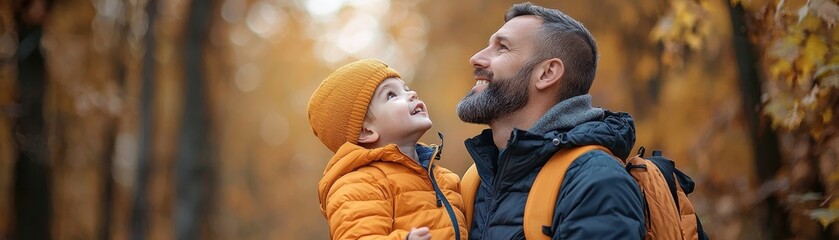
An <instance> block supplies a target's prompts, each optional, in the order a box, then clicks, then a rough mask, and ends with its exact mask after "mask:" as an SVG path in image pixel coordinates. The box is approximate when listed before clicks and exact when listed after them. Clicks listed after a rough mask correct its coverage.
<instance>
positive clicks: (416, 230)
mask: <svg viewBox="0 0 839 240" xmlns="http://www.w3.org/2000/svg"><path fill="white" fill-rule="evenodd" d="M308 114H309V123H310V124H311V126H312V131H313V132H314V134H315V136H317V137H318V138H319V139H320V141H321V142H323V144H324V145H326V147H328V148H329V150H331V151H332V152H333V153H335V155H334V156H333V157H332V159H330V160H329V163H328V164H327V165H326V169H325V170H324V172H323V178H322V179H321V180H320V183H319V185H318V196H319V198H320V209H321V213H323V215H324V217H326V219H327V222H328V223H329V233H330V235H331V236H332V239H359V238H376V239H378V238H382V239H398V240H402V239H430V238H431V237H432V236H433V237H434V239H467V235H466V229H467V228H468V227H467V226H464V215H463V209H464V206H463V200H462V198H461V196H460V193H459V192H458V189H459V186H458V182H459V180H460V178H459V177H458V175H457V174H455V173H452V172H451V171H449V170H448V169H446V168H443V167H441V166H439V165H437V161H439V159H440V150H441V148H442V146H435V145H425V144H422V143H417V141H418V140H419V138H420V137H421V136H422V135H423V134H424V133H425V131H427V130H428V129H429V128H431V119H430V118H429V117H428V107H426V105H425V104H424V103H423V102H422V101H420V100H419V98H417V93H416V92H414V91H411V90H410V89H409V88H408V86H407V85H405V83H404V82H403V81H402V80H401V79H400V76H399V73H398V72H396V70H393V69H392V68H390V67H388V66H387V65H386V64H384V63H382V62H381V61H378V60H372V59H366V60H360V61H356V62H353V63H350V64H347V65H345V66H343V67H341V68H339V69H338V70H335V72H333V73H332V74H330V75H329V76H328V77H326V79H324V80H323V82H321V84H320V86H318V88H317V89H316V90H315V92H314V94H312V98H311V99H310V100H309V106H308ZM441 137H442V136H441Z"/></svg>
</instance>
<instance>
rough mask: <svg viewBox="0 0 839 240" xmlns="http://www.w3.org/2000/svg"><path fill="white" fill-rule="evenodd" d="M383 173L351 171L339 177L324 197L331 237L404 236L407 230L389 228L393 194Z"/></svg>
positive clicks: (389, 237)
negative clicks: (388, 188)
mask: <svg viewBox="0 0 839 240" xmlns="http://www.w3.org/2000/svg"><path fill="white" fill-rule="evenodd" d="M386 184H387V179H386V178H385V177H384V174H383V173H382V174H381V175H378V174H371V173H370V172H367V171H355V172H351V173H348V174H346V175H344V176H342V177H341V178H339V179H338V180H337V181H336V182H335V184H334V185H332V188H331V189H329V194H328V195H327V197H326V218H327V222H328V223H329V232H330V235H331V236H332V239H394V240H401V239H405V238H406V236H407V235H408V231H407V230H396V229H393V228H392V223H393V198H391V195H390V192H389V191H388V190H387V188H386V187H385V186H387V185H386Z"/></svg>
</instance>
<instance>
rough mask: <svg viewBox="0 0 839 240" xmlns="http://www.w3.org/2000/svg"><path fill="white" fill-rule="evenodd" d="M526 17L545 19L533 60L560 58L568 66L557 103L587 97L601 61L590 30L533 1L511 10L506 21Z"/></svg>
mask: <svg viewBox="0 0 839 240" xmlns="http://www.w3.org/2000/svg"><path fill="white" fill-rule="evenodd" d="M526 15H533V16H538V17H541V18H542V20H543V23H542V26H541V27H540V28H539V31H537V33H536V37H535V39H534V43H535V45H536V47H535V49H534V50H535V54H534V55H533V56H532V57H531V59H530V61H534V62H541V61H544V60H547V59H550V58H559V59H561V60H562V62H563V63H564V64H565V73H564V74H563V76H562V81H561V82H560V84H561V85H560V88H559V94H558V96H557V98H558V99H557V100H558V101H562V100H565V99H568V98H571V97H574V96H579V95H583V94H587V93H588V90H589V89H590V88H591V84H592V82H593V81H594V74H595V71H597V58H598V56H597V44H596V43H595V42H594V37H592V36H591V33H589V31H588V29H586V28H585V27H583V24H582V23H580V22H578V21H577V20H575V19H574V18H571V17H570V16H568V15H566V14H565V13H563V12H561V11H559V10H556V9H550V8H544V7H541V6H537V5H533V4H532V3H530V2H526V3H519V4H515V5H513V6H512V7H511V8H510V9H509V10H508V11H507V15H506V16H505V17H504V21H505V22H506V21H510V19H513V18H515V17H518V16H526Z"/></svg>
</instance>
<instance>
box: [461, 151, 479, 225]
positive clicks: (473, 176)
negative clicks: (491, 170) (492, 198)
mask: <svg viewBox="0 0 839 240" xmlns="http://www.w3.org/2000/svg"><path fill="white" fill-rule="evenodd" d="M479 185H481V177H480V176H478V169H477V168H476V167H475V164H474V163H473V164H472V166H469V169H467V170H466V173H465V174H463V178H462V179H461V180H460V195H461V196H463V205H464V208H465V209H466V213H465V214H466V229H467V230H469V229H471V228H472V214H473V213H474V212H475V195H476V194H477V193H478V186H479Z"/></svg>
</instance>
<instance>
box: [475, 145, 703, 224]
mask: <svg viewBox="0 0 839 240" xmlns="http://www.w3.org/2000/svg"><path fill="white" fill-rule="evenodd" d="M592 150H601V151H604V152H606V153H608V154H609V155H611V152H610V151H609V150H608V149H606V148H604V147H602V146H597V145H588V146H580V147H574V148H570V149H563V150H560V151H559V152H557V153H556V154H554V155H553V157H551V159H550V160H548V162H547V163H545V166H544V167H542V170H541V171H540V172H539V174H537V175H536V180H534V182H533V186H532V187H531V188H530V192H529V193H528V196H527V203H526V204H525V207H524V223H523V225H524V226H523V227H524V234H525V238H526V239H531V240H532V239H550V238H551V236H547V235H545V234H544V233H543V232H542V228H543V227H549V226H550V225H551V224H552V222H553V215H554V207H555V206H556V205H555V204H556V200H557V196H558V195H559V190H560V186H561V185H562V180H563V178H565V172H566V171H567V170H568V167H569V166H571V163H573V162H574V160H575V159H577V158H579V156H581V155H583V154H584V153H586V152H589V151H592ZM638 152H639V154H638V155H636V156H632V157H630V158H629V159H627V160H626V161H622V160H620V162H621V163H622V164H625V165H626V169H627V171H628V172H629V174H630V175H632V178H634V179H635V181H636V182H638V186H639V187H640V188H641V194H642V195H643V196H644V200H645V201H644V204H645V206H644V207H645V211H646V212H645V219H646V223H645V225H646V229H647V233H646V239H687V240H693V239H707V238H708V237H707V235H705V232H704V231H703V230H702V224H701V223H700V222H699V218H697V217H696V212H695V211H694V209H693V205H692V204H691V203H690V200H689V199H688V197H687V194H688V193H690V192H693V185H692V184H693V182H692V181H691V180H690V178H689V177H688V176H687V175H685V174H684V173H682V172H680V171H679V170H678V169H676V168H675V165H674V164H673V161H670V160H669V159H666V158H663V157H661V156H660V153H661V152H660V151H654V152H653V157H651V158H650V159H645V158H643V155H644V147H641V148H640V149H639V151H638ZM615 159H618V158H617V157H616V158H615ZM542 173H546V174H542ZM480 180H481V179H480V177H479V176H478V171H477V169H476V168H475V165H474V164H472V166H471V167H469V169H468V170H467V171H466V174H464V176H463V179H462V180H461V195H462V196H463V200H464V204H465V205H466V226H467V227H470V228H471V226H472V216H473V213H474V204H475V194H476V193H477V191H478V185H479V184H480ZM680 182H681V183H680ZM682 184H688V186H687V188H688V189H683V187H682V186H681V185H682ZM537 189H538V190H537ZM686 190H687V192H686Z"/></svg>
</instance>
